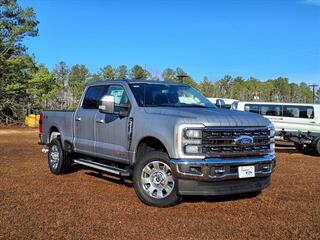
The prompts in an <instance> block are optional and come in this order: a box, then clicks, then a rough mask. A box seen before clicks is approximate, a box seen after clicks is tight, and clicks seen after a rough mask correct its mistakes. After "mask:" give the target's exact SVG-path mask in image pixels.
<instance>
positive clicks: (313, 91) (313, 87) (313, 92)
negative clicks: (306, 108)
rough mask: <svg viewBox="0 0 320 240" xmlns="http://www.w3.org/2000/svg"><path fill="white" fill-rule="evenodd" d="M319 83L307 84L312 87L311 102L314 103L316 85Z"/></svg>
mask: <svg viewBox="0 0 320 240" xmlns="http://www.w3.org/2000/svg"><path fill="white" fill-rule="evenodd" d="M318 86H319V85H316V84H311V85H309V87H311V88H312V99H313V100H312V101H313V103H315V102H316V87H318Z"/></svg>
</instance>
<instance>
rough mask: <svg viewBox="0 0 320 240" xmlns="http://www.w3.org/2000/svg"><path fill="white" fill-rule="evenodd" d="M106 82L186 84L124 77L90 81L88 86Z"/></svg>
mask: <svg viewBox="0 0 320 240" xmlns="http://www.w3.org/2000/svg"><path fill="white" fill-rule="evenodd" d="M106 83H148V84H166V85H186V84H185V83H179V82H170V81H158V80H133V79H126V80H105V81H97V82H93V83H90V84H89V86H91V85H100V84H106Z"/></svg>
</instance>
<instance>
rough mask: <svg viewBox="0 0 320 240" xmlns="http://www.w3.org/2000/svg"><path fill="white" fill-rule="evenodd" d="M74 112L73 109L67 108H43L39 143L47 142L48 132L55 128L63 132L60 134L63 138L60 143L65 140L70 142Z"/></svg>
mask: <svg viewBox="0 0 320 240" xmlns="http://www.w3.org/2000/svg"><path fill="white" fill-rule="evenodd" d="M74 113H75V112H74V111H69V110H44V111H43V112H42V115H43V118H42V126H43V132H42V136H41V139H40V143H42V144H48V143H49V141H50V139H49V137H50V133H51V132H52V131H54V130H55V129H56V130H58V132H60V133H63V136H61V137H62V138H63V139H61V140H62V143H63V142H64V141H65V140H68V141H70V142H72V140H73V121H74V120H73V118H74Z"/></svg>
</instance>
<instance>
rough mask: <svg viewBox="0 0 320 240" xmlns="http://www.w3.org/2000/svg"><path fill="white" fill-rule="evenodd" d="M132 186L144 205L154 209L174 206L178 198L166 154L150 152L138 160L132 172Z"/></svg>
mask: <svg viewBox="0 0 320 240" xmlns="http://www.w3.org/2000/svg"><path fill="white" fill-rule="evenodd" d="M133 185H134V189H135V191H136V193H137V195H138V197H139V198H140V199H141V201H143V202H144V203H146V204H148V205H151V206H155V207H169V206H172V205H175V204H176V203H177V202H178V201H179V200H180V197H179V196H178V195H177V184H176V182H175V180H174V178H173V176H172V170H171V168H170V165H169V157H168V155H167V154H166V153H164V152H160V151H152V152H148V153H146V154H145V156H144V157H143V158H142V159H138V162H137V164H136V166H135V167H134V172H133Z"/></svg>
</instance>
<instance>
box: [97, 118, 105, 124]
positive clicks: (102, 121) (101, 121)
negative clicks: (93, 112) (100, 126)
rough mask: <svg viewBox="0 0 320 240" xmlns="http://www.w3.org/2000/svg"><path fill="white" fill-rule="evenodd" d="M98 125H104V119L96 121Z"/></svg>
mask: <svg viewBox="0 0 320 240" xmlns="http://www.w3.org/2000/svg"><path fill="white" fill-rule="evenodd" d="M96 123H104V120H103V119H98V120H96Z"/></svg>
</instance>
